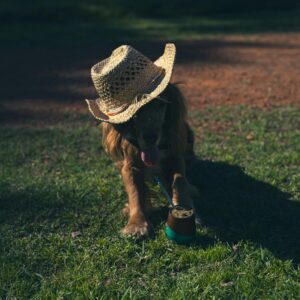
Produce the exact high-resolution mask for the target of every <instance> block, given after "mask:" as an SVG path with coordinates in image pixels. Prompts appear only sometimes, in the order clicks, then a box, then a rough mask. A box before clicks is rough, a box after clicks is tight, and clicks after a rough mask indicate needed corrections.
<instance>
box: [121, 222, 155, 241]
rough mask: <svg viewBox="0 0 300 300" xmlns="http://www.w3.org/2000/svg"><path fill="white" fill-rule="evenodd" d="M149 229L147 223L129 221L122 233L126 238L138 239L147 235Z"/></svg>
mask: <svg viewBox="0 0 300 300" xmlns="http://www.w3.org/2000/svg"><path fill="white" fill-rule="evenodd" d="M150 227H151V226H150V224H149V223H148V222H147V221H138V222H137V221H135V222H130V221H129V222H128V224H127V225H126V226H125V227H124V228H123V229H122V233H123V234H124V235H126V236H131V237H136V238H140V237H144V236H147V235H149V232H150Z"/></svg>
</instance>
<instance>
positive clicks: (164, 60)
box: [86, 44, 176, 124]
mask: <svg viewBox="0 0 300 300" xmlns="http://www.w3.org/2000/svg"><path fill="white" fill-rule="evenodd" d="M175 56H176V47H175V45H174V44H166V46H165V51H164V54H163V55H162V56H161V57H160V58H158V59H157V60H156V61H154V64H155V65H156V66H158V67H160V68H162V69H163V71H164V73H163V76H161V78H160V81H159V82H158V83H157V85H155V86H154V87H153V89H152V90H148V91H146V92H145V94H143V95H142V97H141V99H140V100H138V101H134V99H133V103H132V104H129V105H128V107H127V108H126V109H125V110H124V111H122V112H120V113H118V114H116V115H113V116H108V115H106V114H105V113H104V112H103V111H101V110H100V107H99V105H98V104H97V102H98V101H100V99H99V98H98V99H96V100H88V99H86V102H87V104H88V108H89V110H90V112H91V113H92V115H93V116H94V117H95V118H96V119H98V120H101V121H105V122H109V123H113V124H119V123H124V122H126V121H128V120H129V119H131V118H132V117H133V116H134V114H135V113H136V112H137V111H138V110H139V109H140V108H141V107H142V106H144V105H145V104H147V103H149V102H150V101H151V100H153V99H155V98H156V97H157V96H159V95H160V94H161V93H162V92H163V91H164V90H165V89H166V87H167V86H168V83H169V82H170V80H171V76H172V72H173V67H174V62H175Z"/></svg>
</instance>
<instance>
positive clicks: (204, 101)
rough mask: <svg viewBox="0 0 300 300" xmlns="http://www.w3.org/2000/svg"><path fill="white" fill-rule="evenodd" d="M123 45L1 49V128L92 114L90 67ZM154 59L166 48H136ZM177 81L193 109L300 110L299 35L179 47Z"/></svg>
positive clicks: (240, 38)
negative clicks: (72, 114) (293, 107)
mask: <svg viewBox="0 0 300 300" xmlns="http://www.w3.org/2000/svg"><path fill="white" fill-rule="evenodd" d="M117 46H118V45H117V44H106V45H97V46H93V47H77V48H76V47H74V48H72V47H64V48H54V47H48V48H38V47H35V48H25V49H24V48H22V49H19V48H13V49H9V48H6V49H1V56H0V68H1V73H2V75H1V78H2V87H1V96H0V101H1V102H0V124H7V123H10V124H15V123H20V122H25V123H26V120H28V119H30V120H32V119H34V120H36V121H37V122H43V121H45V120H47V119H48V120H49V119H51V118H52V119H53V120H54V121H55V120H56V119H57V118H60V117H62V115H63V113H64V112H65V111H66V110H67V111H70V110H71V111H74V112H80V113H81V112H86V107H85V103H84V101H83V99H84V98H86V97H87V98H91V99H93V98H95V97H96V93H95V90H94V88H93V86H92V82H91V79H90V75H89V70H90V67H91V66H92V65H93V64H94V63H96V62H97V61H98V60H99V59H101V58H103V57H105V56H108V55H109V54H110V52H111V50H112V49H113V48H114V47H117ZM133 46H135V47H136V48H138V49H140V50H141V51H142V52H144V53H145V54H146V55H148V56H149V57H151V58H153V59H154V58H156V57H157V56H159V55H160V53H161V51H162V48H163V46H162V43H146V44H145V43H143V44H133ZM177 48H178V56H177V62H176V67H175V70H174V77H173V81H182V82H184V84H183V85H182V89H183V91H184V93H185V95H186V97H187V99H188V103H189V104H190V107H192V108H196V109H201V108H203V107H207V106H210V105H235V104H241V103H242V104H249V105H253V106H263V107H270V106H272V105H285V104H295V105H299V103H300V34H285V35H275V34H274V35H261V36H254V35H251V36H228V37H225V38H219V39H211V40H202V41H194V42H191V41H189V42H180V43H177Z"/></svg>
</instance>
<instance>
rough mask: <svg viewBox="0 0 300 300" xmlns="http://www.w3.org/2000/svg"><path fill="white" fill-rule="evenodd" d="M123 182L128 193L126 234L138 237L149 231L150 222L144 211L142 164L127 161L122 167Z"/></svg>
mask: <svg viewBox="0 0 300 300" xmlns="http://www.w3.org/2000/svg"><path fill="white" fill-rule="evenodd" d="M121 174H122V178H123V182H124V185H125V188H126V191H127V194H128V206H129V220H128V224H127V225H126V226H125V227H124V228H123V230H122V232H123V233H124V234H125V235H132V236H136V237H140V236H144V235H147V234H148V233H149V229H150V223H149V222H148V221H147V219H146V216H145V213H144V205H145V197H146V195H145V194H146V185H145V182H144V172H143V169H142V167H141V166H136V165H135V164H134V163H133V162H132V161H125V162H124V164H123V167H122V169H121Z"/></svg>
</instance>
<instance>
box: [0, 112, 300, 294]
mask: <svg viewBox="0 0 300 300" xmlns="http://www.w3.org/2000/svg"><path fill="white" fill-rule="evenodd" d="M191 120H192V125H193V127H194V129H195V131H196V133H197V143H196V153H197V155H198V157H199V161H197V163H195V164H194V166H193V167H192V168H191V170H189V177H190V181H191V182H193V183H194V184H195V185H197V186H198V187H199V189H200V191H201V194H202V196H201V199H199V203H200V204H199V205H198V206H199V210H200V213H201V214H202V216H203V220H204V226H203V227H202V228H199V229H198V238H197V241H196V242H195V243H194V244H193V245H190V246H179V245H176V244H173V243H171V242H169V241H168V240H167V239H166V237H165V234H164V222H165V221H164V217H165V209H163V208H162V209H161V210H160V214H159V215H157V216H156V217H155V219H154V220H153V222H154V228H155V232H154V235H153V236H152V237H151V238H150V239H147V240H144V241H139V242H134V241H133V240H129V239H126V238H124V237H122V236H121V235H120V233H119V231H120V229H121V228H122V226H124V225H125V222H126V220H125V219H124V218H123V217H122V216H121V214H120V210H121V208H122V206H123V204H124V203H125V198H126V195H125V192H124V190H123V187H122V184H121V179H120V177H119V175H118V173H117V171H116V169H115V167H114V166H113V164H112V162H111V160H110V159H109V158H108V157H107V156H106V155H105V154H104V152H103V150H102V148H101V145H100V138H99V130H98V128H97V127H96V126H95V123H94V122H93V121H92V120H91V117H90V116H89V115H80V116H74V117H72V116H70V115H68V114H67V115H66V118H65V121H63V122H58V123H57V124H56V125H55V126H48V127H42V128H36V127H33V126H27V127H6V128H5V127H2V128H0V161H1V168H0V298H1V299H96V298H97V299H116V298H120V299H147V298H152V299H166V298H172V299H195V298H196V296H197V298H198V299H199V298H200V299H220V298H221V299H299V297H300V283H299V282H300V268H299V262H300V234H299V232H300V172H299V171H300V167H299V161H300V110H299V108H295V107H275V108H273V109H272V110H269V111H264V110H261V109H255V108H248V107H231V108H228V107H227V108H226V107H220V108H211V109H206V110H203V111H201V112H197V113H193V114H192V115H191ZM28 125H30V124H28ZM154 189H156V187H155V188H154ZM156 202H157V204H158V205H160V206H163V205H164V204H165V203H166V201H165V199H164V197H163V196H162V195H161V194H160V193H159V191H157V199H156ZM74 232H80V235H78V236H77V237H72V233H74Z"/></svg>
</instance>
